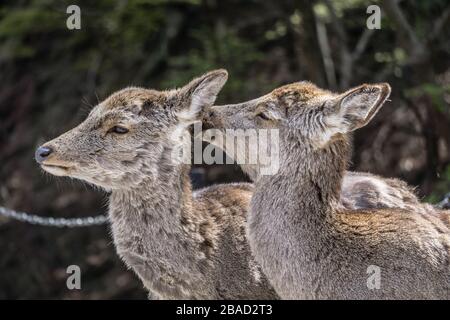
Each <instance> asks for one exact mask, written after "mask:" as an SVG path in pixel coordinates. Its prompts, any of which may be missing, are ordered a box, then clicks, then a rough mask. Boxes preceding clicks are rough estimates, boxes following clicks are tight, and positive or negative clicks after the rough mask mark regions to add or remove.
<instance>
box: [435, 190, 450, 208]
mask: <svg viewBox="0 0 450 320" xmlns="http://www.w3.org/2000/svg"><path fill="white" fill-rule="evenodd" d="M437 207H438V208H441V209H450V193H447V194H446V195H445V198H444V199H443V200H442V201H441V202H439V203H438V204H437Z"/></svg>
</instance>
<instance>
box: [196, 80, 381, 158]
mask: <svg viewBox="0 0 450 320" xmlns="http://www.w3.org/2000/svg"><path fill="white" fill-rule="evenodd" d="M389 94H390V87H389V85H388V84H386V83H384V84H374V85H368V84H365V85H361V86H359V87H356V88H353V89H351V90H348V91H347V92H345V93H343V94H335V93H332V92H329V91H326V90H323V89H320V88H318V87H316V86H315V85H313V84H311V83H309V82H300V83H294V84H290V85H286V86H283V87H281V88H278V89H276V90H274V91H273V92H271V93H270V94H268V95H265V96H263V97H260V98H257V99H255V100H252V101H248V102H244V103H240V104H234V105H226V106H214V107H212V108H210V109H209V112H205V115H204V119H203V122H204V123H205V126H206V127H207V128H208V127H214V128H218V129H222V130H223V129H279V130H280V133H281V134H282V135H283V133H294V134H295V136H296V137H297V138H299V139H300V140H301V141H302V145H303V146H304V147H305V148H310V149H313V150H316V149H320V148H323V147H325V146H326V145H327V144H328V143H330V142H332V141H334V140H335V139H339V138H345V135H346V134H347V133H349V132H351V131H354V130H356V129H358V128H360V127H363V126H364V125H366V124H367V123H368V122H369V121H370V120H371V119H372V118H373V116H374V115H375V114H376V113H377V111H378V110H379V109H380V107H381V106H382V105H383V103H384V102H385V101H386V99H387V98H388V97H389Z"/></svg>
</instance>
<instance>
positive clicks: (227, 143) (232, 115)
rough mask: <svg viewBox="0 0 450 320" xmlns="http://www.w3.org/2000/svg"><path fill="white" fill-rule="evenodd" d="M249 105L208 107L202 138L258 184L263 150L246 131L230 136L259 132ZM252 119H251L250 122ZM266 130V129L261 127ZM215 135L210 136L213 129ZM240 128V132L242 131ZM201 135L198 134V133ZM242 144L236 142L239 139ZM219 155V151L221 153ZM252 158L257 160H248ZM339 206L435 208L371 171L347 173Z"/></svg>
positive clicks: (400, 184) (410, 190) (398, 183)
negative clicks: (248, 131) (223, 153)
mask: <svg viewBox="0 0 450 320" xmlns="http://www.w3.org/2000/svg"><path fill="white" fill-rule="evenodd" d="M248 103H249V102H246V103H241V104H235V105H225V106H213V107H211V108H205V110H204V111H203V113H202V114H201V119H199V121H200V120H201V121H202V129H203V130H204V131H203V132H202V134H201V136H200V135H199V136H197V137H196V138H197V139H202V140H204V141H207V142H209V143H211V144H213V145H214V146H215V147H217V148H219V149H222V150H223V151H224V152H225V153H226V154H227V156H228V157H230V158H231V159H232V160H234V161H238V159H242V160H243V161H242V163H239V162H238V164H240V166H241V168H242V170H243V171H244V173H246V174H247V176H248V177H249V178H250V180H251V181H257V180H258V178H259V177H260V175H261V171H263V169H264V167H265V166H267V164H263V163H261V157H259V156H258V154H257V153H258V152H259V151H260V149H259V148H258V147H256V148H255V146H252V143H255V141H254V140H253V142H252V140H251V139H250V138H249V139H246V138H247V137H244V135H245V134H246V133H245V132H240V133H241V134H242V136H239V132H234V131H233V132H232V133H231V134H229V132H228V130H227V129H229V127H227V126H230V127H234V128H239V129H242V128H244V127H245V128H247V129H251V130H253V129H257V128H258V125H257V119H258V118H250V117H249V116H251V114H250V115H249V114H248V113H247V110H246V109H245V108H243V106H245V105H247V104H248ZM249 118H250V119H249ZM262 128H263V127H262ZM211 129H212V130H213V133H212V134H209V131H210V130H211ZM239 129H238V130H239ZM198 133H199V132H197V134H198ZM239 138H243V139H241V140H240V142H241V143H238V142H237V139H239ZM219 152H220V151H219ZM251 156H253V159H255V160H254V161H253V163H252V161H251V160H250V159H249V158H251ZM340 203H341V204H342V205H343V206H344V207H345V208H347V209H370V208H372V209H374V208H380V209H381V208H402V209H407V210H409V211H417V212H419V211H420V212H422V213H426V212H433V211H434V208H433V206H432V205H430V204H427V203H421V202H420V201H419V199H418V198H417V196H416V195H415V193H414V189H413V188H411V187H410V186H408V185H407V184H406V183H405V182H403V181H401V180H399V179H395V178H383V177H380V176H377V175H374V174H371V173H368V172H351V171H346V172H345V174H344V176H343V180H342V185H341V194H340Z"/></svg>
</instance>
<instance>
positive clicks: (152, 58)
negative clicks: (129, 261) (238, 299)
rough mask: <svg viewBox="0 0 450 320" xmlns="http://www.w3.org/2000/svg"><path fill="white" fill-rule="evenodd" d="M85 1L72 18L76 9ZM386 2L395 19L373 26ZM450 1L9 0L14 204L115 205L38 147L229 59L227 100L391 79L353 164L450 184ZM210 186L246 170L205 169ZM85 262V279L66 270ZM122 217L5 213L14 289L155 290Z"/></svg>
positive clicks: (40, 208) (10, 201) (20, 294)
mask: <svg viewBox="0 0 450 320" xmlns="http://www.w3.org/2000/svg"><path fill="white" fill-rule="evenodd" d="M71 4H76V5H78V6H79V7H80V8H81V30H68V29H67V27H66V19H67V18H68V16H69V14H67V13H66V8H67V7H68V6H69V5H71ZM370 4H377V5H379V6H380V7H381V29H380V30H369V29H367V28H366V19H367V18H368V16H369V14H367V13H366V9H367V7H368V6H369V5H370ZM449 15H450V3H449V1H448V0H430V1H418V0H417V1H395V0H386V1H365V0H348V1H344V0H337V1H331V0H317V1H308V0H284V1H262V0H227V1H219V0H189V1H168V0H153V1H151V0H147V1H145V0H135V1H131V0H129V1H125V0H121V1H105V0H102V1H95V2H94V1H87V0H85V1H50V0H39V1H37V0H35V1H21V0H6V1H5V0H3V1H2V2H1V4H0V79H1V82H0V83H1V85H0V205H4V206H7V207H10V208H13V209H17V210H23V211H27V212H33V213H38V214H41V215H48V216H55V217H56V216H57V217H80V216H86V215H92V214H96V213H102V212H104V211H106V208H105V203H106V196H105V195H104V194H102V193H100V192H99V191H95V190H92V189H90V188H88V187H86V186H84V185H83V184H82V183H79V182H76V181H69V180H64V179H56V178H52V177H49V176H48V175H44V174H43V173H42V172H41V171H40V170H39V168H38V166H37V165H36V164H35V162H34V160H33V154H34V150H35V148H36V147H37V146H38V145H39V144H40V143H42V142H44V141H46V140H48V139H50V138H52V137H55V136H57V135H59V134H60V133H62V132H64V131H66V130H68V129H70V128H72V127H74V126H75V125H76V124H78V123H79V122H80V121H81V120H82V119H83V117H85V116H86V115H87V112H88V111H89V109H90V108H91V106H92V105H95V104H96V103H97V102H98V101H99V100H102V99H104V98H106V97H107V96H108V95H109V94H110V93H112V92H114V91H115V90H118V89H121V88H123V87H126V86H129V85H138V86H145V87H151V88H156V89H166V88H173V87H176V86H181V85H183V84H184V83H185V82H187V81H188V80H189V79H190V78H192V77H194V76H197V75H200V74H201V73H203V72H206V71H208V70H210V69H214V68H226V69H227V70H228V71H229V74H230V79H229V81H228V83H227V84H226V86H225V88H224V90H223V91H222V93H221V94H220V97H219V101H218V102H219V103H237V102H240V101H243V100H248V99H252V98H255V97H257V96H259V95H262V94H265V93H267V92H268V91H270V90H272V89H274V88H276V87H277V86H280V85H282V84H286V83H289V82H295V81H299V80H310V81H312V82H315V83H316V84H318V85H319V86H323V87H326V88H329V89H332V90H337V91H339V90H344V89H347V88H349V87H350V86H353V85H358V84H361V83H363V82H380V81H387V82H389V83H390V84H391V86H392V87H393V94H392V97H391V99H392V102H391V103H390V104H388V105H387V107H385V108H383V109H382V111H381V112H380V113H379V114H378V115H377V117H376V118H375V119H374V121H373V122H372V123H371V124H370V125H369V126H367V127H366V128H364V129H363V130H360V131H358V133H357V134H356V135H355V138H354V157H353V164H352V169H354V170H359V171H370V172H373V173H378V174H381V175H384V176H388V177H400V178H403V179H405V180H406V181H408V182H409V183H410V184H412V185H415V186H417V187H418V188H417V191H418V194H419V195H420V196H421V197H423V198H424V200H427V201H430V202H436V201H438V200H439V199H440V198H441V197H442V195H443V194H444V193H446V192H448V191H450V152H449V148H450V126H449V124H450V108H449V102H450V69H449V65H450V59H449V54H450V41H449V39H450V38H449V36H450V25H449ZM196 172H197V175H199V176H200V177H201V179H200V180H202V181H203V182H202V183H205V184H211V183H217V182H223V181H237V180H241V179H244V177H243V175H242V173H241V172H240V170H239V169H238V168H237V167H236V166H213V167H206V166H203V167H199V168H196ZM72 264H77V265H79V266H80V267H81V269H82V272H83V273H82V290H80V291H69V290H68V289H67V288H66V284H65V282H66V277H67V274H66V273H65V270H66V268H67V266H69V265H72ZM145 297H146V293H145V290H144V289H143V288H142V285H141V284H140V282H139V281H138V280H137V278H136V277H135V275H134V274H133V273H132V271H127V270H126V268H125V266H124V265H123V264H122V263H121V262H120V261H119V259H118V258H117V256H116V254H115V252H114V247H113V245H112V242H111V237H110V235H109V230H108V228H107V227H106V226H99V227H91V228H84V229H76V230H60V229H52V228H46V227H36V226H31V225H27V224H23V223H20V222H15V221H11V220H8V219H5V218H1V217H0V298H1V299H5V298H9V299H17V298H35V299H42V298H51V299H60V298H63V299H98V298H103V299H117V298H125V299H128V298H129V299H131V298H136V299H140V298H145Z"/></svg>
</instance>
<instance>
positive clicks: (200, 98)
mask: <svg viewBox="0 0 450 320" xmlns="http://www.w3.org/2000/svg"><path fill="white" fill-rule="evenodd" d="M227 79H228V72H227V71H226V70H224V69H218V70H214V71H210V72H208V73H206V74H204V75H203V76H201V77H199V78H196V79H194V80H192V81H191V82H189V83H188V84H187V85H186V86H184V87H183V88H181V89H180V93H181V94H182V95H185V96H186V97H188V98H189V101H190V103H188V104H185V105H184V108H183V109H182V110H180V111H179V112H178V113H177V115H178V118H179V119H180V120H181V121H184V122H188V123H189V122H194V121H196V120H198V118H199V117H200V113H201V111H202V110H203V108H206V107H211V106H212V105H213V104H214V102H215V101H216V98H217V95H218V94H219V92H220V90H221V89H222V87H223V86H224V84H225V82H226V81H227Z"/></svg>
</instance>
